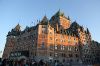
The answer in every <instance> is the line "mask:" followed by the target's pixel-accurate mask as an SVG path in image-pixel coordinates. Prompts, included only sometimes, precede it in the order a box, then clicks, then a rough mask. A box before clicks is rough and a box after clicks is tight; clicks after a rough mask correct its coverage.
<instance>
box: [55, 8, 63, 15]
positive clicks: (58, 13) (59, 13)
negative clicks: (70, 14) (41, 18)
mask: <svg viewBox="0 0 100 66" xmlns="http://www.w3.org/2000/svg"><path fill="white" fill-rule="evenodd" d="M55 16H64V13H63V12H61V10H60V9H59V10H58V11H57V13H56V14H55Z"/></svg>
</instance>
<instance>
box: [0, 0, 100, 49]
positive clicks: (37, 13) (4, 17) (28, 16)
mask: <svg viewBox="0 0 100 66" xmlns="http://www.w3.org/2000/svg"><path fill="white" fill-rule="evenodd" d="M59 9H60V10H61V11H63V12H64V13H65V15H66V16H70V18H71V20H72V22H73V21H75V20H76V21H77V22H78V23H79V24H80V25H83V26H84V27H88V28H89V30H90V32H91V35H92V39H94V40H96V41H98V42H100V37H99V36H100V29H99V28H100V26H99V24H100V0H0V51H3V49H4V46H5V43H6V35H7V33H8V31H10V30H11V29H12V28H14V27H15V26H16V25H17V24H18V23H19V24H20V25H21V26H22V27H21V28H22V29H24V28H25V26H27V25H28V26H32V25H34V24H32V22H36V21H37V19H38V20H41V19H42V17H43V16H44V15H45V14H46V16H47V17H48V18H49V19H50V17H51V16H52V15H53V14H55V13H56V12H57V11H58V10H59ZM35 24H36V23H35Z"/></svg>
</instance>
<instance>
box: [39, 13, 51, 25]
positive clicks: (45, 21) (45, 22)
mask: <svg viewBox="0 0 100 66" xmlns="http://www.w3.org/2000/svg"><path fill="white" fill-rule="evenodd" d="M48 21H49V20H48V18H47V17H46V15H45V16H44V17H43V19H42V21H41V22H40V24H44V25H45V24H47V23H48Z"/></svg>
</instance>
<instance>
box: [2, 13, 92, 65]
mask: <svg viewBox="0 0 100 66" xmlns="http://www.w3.org/2000/svg"><path fill="white" fill-rule="evenodd" d="M90 44H91V34H90V32H89V30H88V29H86V30H85V29H84V27H82V26H80V25H79V24H78V23H77V22H76V21H75V22H72V23H71V20H70V18H69V17H66V16H65V15H64V13H61V12H60V11H58V12H57V13H56V14H55V15H53V16H52V17H51V19H50V20H48V19H47V17H46V16H44V17H43V19H42V20H41V21H39V23H38V24H37V25H36V26H32V27H26V28H25V30H23V31H21V30H20V25H19V24H18V25H17V26H16V27H15V28H14V29H12V30H11V31H10V32H8V35H7V40H6V45H5V49H4V53H3V58H9V56H10V53H11V52H15V51H29V58H35V59H36V60H40V59H44V60H60V61H63V60H66V62H69V63H70V62H71V63H72V62H73V63H74V62H75V63H82V61H84V60H83V59H82V58H83V57H84V56H83V55H85V54H88V53H84V52H82V51H84V50H85V49H87V48H86V47H84V46H87V45H88V47H89V46H90ZM88 50H89V48H88Z"/></svg>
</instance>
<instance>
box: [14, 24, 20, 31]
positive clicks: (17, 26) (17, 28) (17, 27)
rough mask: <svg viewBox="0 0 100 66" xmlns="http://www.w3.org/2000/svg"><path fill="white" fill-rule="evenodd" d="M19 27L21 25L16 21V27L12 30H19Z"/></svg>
mask: <svg viewBox="0 0 100 66" xmlns="http://www.w3.org/2000/svg"><path fill="white" fill-rule="evenodd" d="M20 27H21V26H20V25H19V23H18V24H17V25H16V27H15V28H14V30H15V31H21V29H20Z"/></svg>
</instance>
